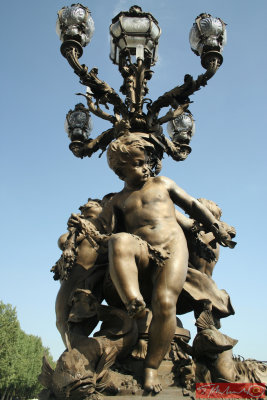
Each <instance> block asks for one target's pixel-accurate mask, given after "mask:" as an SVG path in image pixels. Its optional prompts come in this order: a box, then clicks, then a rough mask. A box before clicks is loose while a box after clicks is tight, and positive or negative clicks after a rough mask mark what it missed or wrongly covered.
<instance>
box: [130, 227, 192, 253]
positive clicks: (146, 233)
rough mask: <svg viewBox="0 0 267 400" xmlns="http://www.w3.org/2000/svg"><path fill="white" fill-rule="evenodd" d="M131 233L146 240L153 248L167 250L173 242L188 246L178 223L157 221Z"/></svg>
mask: <svg viewBox="0 0 267 400" xmlns="http://www.w3.org/2000/svg"><path fill="white" fill-rule="evenodd" d="M131 233H133V234H135V235H137V236H139V237H141V238H142V239H143V240H146V241H147V242H148V243H149V244H151V245H152V246H161V247H164V248H166V249H168V247H169V244H170V243H173V242H180V244H182V243H185V244H186V239H185V236H184V233H183V231H182V229H181V227H180V226H179V225H178V224H177V222H176V221H175V222H173V221H166V220H164V221H157V222H155V223H151V224H147V225H144V226H141V227H139V228H138V229H136V230H135V231H134V232H131Z"/></svg>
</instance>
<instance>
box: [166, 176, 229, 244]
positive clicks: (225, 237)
mask: <svg viewBox="0 0 267 400" xmlns="http://www.w3.org/2000/svg"><path fill="white" fill-rule="evenodd" d="M162 180H163V181H164V183H165V185H166V186H167V189H168V191H169V194H170V197H171V199H172V201H173V202H174V203H175V204H176V205H177V206H179V207H181V208H182V209H183V210H184V211H185V212H186V213H187V214H189V215H190V217H191V218H194V219H195V220H196V221H198V222H201V223H202V224H203V225H204V227H205V228H207V229H208V230H209V231H211V232H212V233H213V234H214V236H215V238H216V240H217V241H218V242H219V243H222V244H224V245H226V246H228V247H231V248H233V247H234V246H235V242H232V241H231V236H230V235H229V234H228V232H227V231H226V230H225V229H224V227H223V226H222V224H221V223H220V221H218V220H217V219H216V218H215V217H214V215H212V213H211V212H210V211H209V210H208V209H207V207H205V206H204V205H203V204H202V203H200V202H199V201H198V200H197V199H195V198H194V197H192V196H190V195H189V194H188V193H186V192H185V191H184V190H183V189H182V188H180V187H179V186H178V185H176V183H175V182H174V181H172V180H171V179H168V178H165V177H164V178H163V177H162Z"/></svg>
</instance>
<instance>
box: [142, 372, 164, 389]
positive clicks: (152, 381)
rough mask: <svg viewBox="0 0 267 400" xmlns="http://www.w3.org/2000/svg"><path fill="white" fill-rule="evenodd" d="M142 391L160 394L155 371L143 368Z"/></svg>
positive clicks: (159, 384)
mask: <svg viewBox="0 0 267 400" xmlns="http://www.w3.org/2000/svg"><path fill="white" fill-rule="evenodd" d="M144 389H145V391H147V392H154V393H159V392H161V390H162V385H161V383H160V380H159V377H158V370H157V369H153V368H145V377H144Z"/></svg>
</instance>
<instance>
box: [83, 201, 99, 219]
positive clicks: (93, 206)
mask: <svg viewBox="0 0 267 400" xmlns="http://www.w3.org/2000/svg"><path fill="white" fill-rule="evenodd" d="M101 211H102V207H101V205H100V204H99V203H98V202H96V201H92V200H91V201H88V203H86V204H85V205H84V207H83V210H82V214H83V215H84V217H85V218H92V217H95V218H96V217H98V216H99V214H100V213H101Z"/></svg>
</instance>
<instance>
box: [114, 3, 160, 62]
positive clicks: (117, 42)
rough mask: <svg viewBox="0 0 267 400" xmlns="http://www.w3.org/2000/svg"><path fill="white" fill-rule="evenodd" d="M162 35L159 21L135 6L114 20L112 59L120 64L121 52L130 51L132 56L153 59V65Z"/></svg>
mask: <svg viewBox="0 0 267 400" xmlns="http://www.w3.org/2000/svg"><path fill="white" fill-rule="evenodd" d="M160 34H161V29H160V28H159V25H158V22H157V20H156V19H155V18H154V17H153V16H152V15H151V14H150V13H145V12H143V11H142V9H141V7H139V6H133V7H131V8H130V10H129V11H122V12H120V13H119V14H118V15H117V16H116V17H114V18H113V20H112V24H111V25H110V35H111V38H110V58H111V60H112V61H113V63H114V64H119V60H120V52H121V51H123V50H125V49H128V50H129V52H130V54H131V55H135V56H136V57H137V58H141V59H144V57H145V56H146V55H149V57H150V58H151V65H153V64H155V62H156V61H157V52H158V40H159V37H160Z"/></svg>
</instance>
